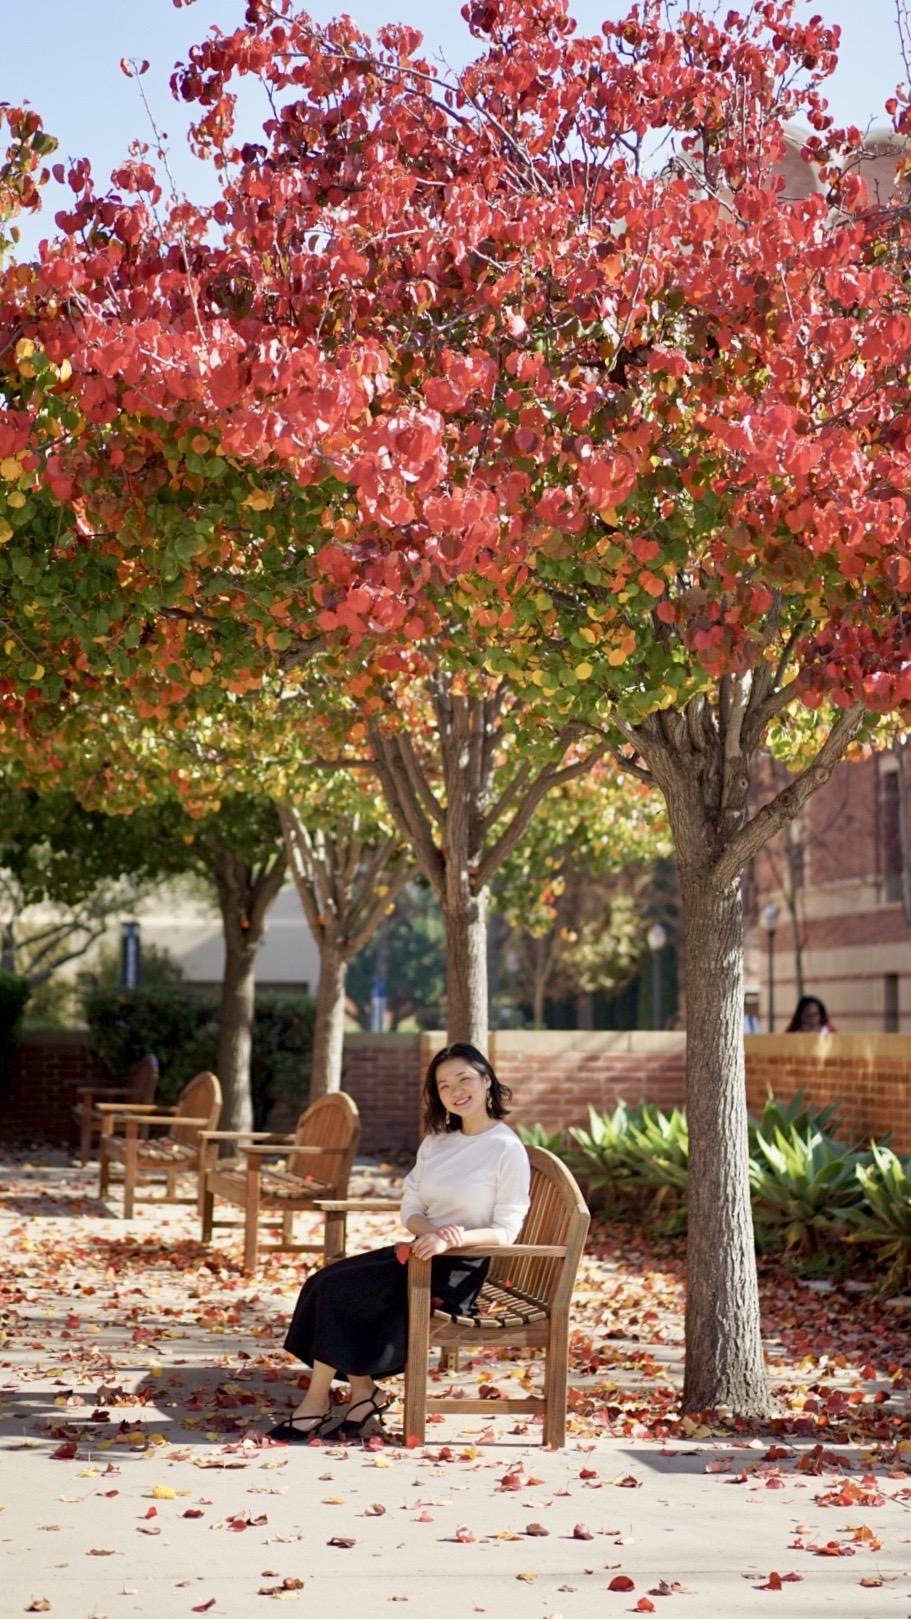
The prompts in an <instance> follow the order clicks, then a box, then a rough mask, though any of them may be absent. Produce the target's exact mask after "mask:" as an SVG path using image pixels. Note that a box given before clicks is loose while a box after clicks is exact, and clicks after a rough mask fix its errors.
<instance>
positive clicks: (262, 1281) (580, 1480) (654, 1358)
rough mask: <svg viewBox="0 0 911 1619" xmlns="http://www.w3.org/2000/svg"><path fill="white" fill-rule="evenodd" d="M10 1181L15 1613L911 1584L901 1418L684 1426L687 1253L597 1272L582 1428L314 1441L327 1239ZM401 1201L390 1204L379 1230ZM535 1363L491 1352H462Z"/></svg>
mask: <svg viewBox="0 0 911 1619" xmlns="http://www.w3.org/2000/svg"><path fill="white" fill-rule="evenodd" d="M380 1178H382V1177H381V1176H380ZM372 1179H373V1180H374V1181H376V1179H377V1176H376V1175H373V1177H372ZM3 1184H4V1186H5V1188H6V1193H5V1196H4V1197H3V1199H2V1202H0V1238H2V1248H0V1251H2V1252H3V1253H4V1255H5V1256H6V1258H5V1260H4V1265H3V1269H2V1274H0V1300H2V1318H0V1324H2V1329H3V1335H2V1337H0V1343H2V1347H0V1508H2V1509H3V1510H2V1512H0V1614H2V1615H4V1616H6V1615H12V1614H21V1613H23V1612H29V1611H31V1612H50V1613H51V1614H55V1615H58V1616H62V1619H102V1616H107V1619H120V1616H123V1619H127V1616H133V1615H143V1616H146V1615H148V1616H152V1615H154V1616H155V1619H172V1616H177V1615H187V1614H191V1613H200V1612H209V1613H211V1614H212V1615H213V1616H215V1619H219V1616H223V1615H224V1616H232V1619H233V1616H236V1619H251V1616H255V1614H256V1613H257V1612H259V1611H263V1612H265V1611H266V1609H265V1604H266V1603H267V1602H268V1601H278V1600H281V1601H289V1602H293V1601H299V1602H300V1603H301V1604H302V1605H306V1611H307V1612H309V1613H311V1614H317V1615H320V1616H322V1615H330V1616H334V1615H336V1614H341V1613H345V1614H350V1615H356V1616H357V1619H377V1616H380V1615H385V1614H388V1613H391V1612H392V1611H393V1607H392V1605H393V1604H401V1605H402V1606H403V1609H404V1611H406V1612H411V1613H413V1614H414V1613H420V1614H421V1616H422V1619H423V1616H424V1615H426V1614H428V1613H432V1614H433V1616H434V1619H463V1616H468V1615H472V1614H475V1613H489V1614H491V1615H497V1616H498V1619H510V1616H512V1615H516V1616H519V1615H521V1616H522V1619H546V1616H550V1619H554V1616H556V1615H562V1616H563V1619H574V1616H578V1619H581V1616H585V1619H588V1616H590V1615H595V1614H597V1615H599V1616H602V1615H606V1616H610V1615H613V1614H617V1615H620V1614H627V1613H649V1612H653V1611H654V1612H656V1613H661V1614H663V1613H665V1611H666V1612H667V1615H668V1619H675V1616H679V1619H686V1616H697V1615H698V1616H699V1619H709V1616H715V1615H718V1616H721V1615H724V1616H725V1619H727V1616H730V1615H731V1614H732V1613H734V1612H737V1613H743V1614H744V1615H746V1614H751V1613H757V1614H762V1613H767V1612H769V1611H771V1612H772V1613H773V1614H780V1615H787V1614H792V1615H800V1616H801V1619H816V1616H822V1615H834V1616H838V1619H877V1616H879V1615H901V1616H906V1615H908V1614H909V1613H911V1476H909V1475H907V1474H906V1473H905V1470H904V1465H903V1463H904V1460H905V1458H906V1457H911V1440H909V1439H908V1438H905V1437H901V1435H903V1434H904V1433H905V1431H906V1430H905V1428H904V1427H903V1426H902V1424H901V1422H899V1421H898V1419H896V1425H895V1427H894V1430H893V1432H892V1434H891V1437H890V1439H889V1441H888V1443H881V1444H879V1445H878V1446H877V1447H876V1448H875V1452H874V1451H872V1450H871V1451H869V1452H867V1453H866V1454H865V1451H864V1448H863V1446H862V1445H861V1444H860V1443H858V1442H857V1441H856V1440H855V1441H854V1442H850V1441H849V1442H844V1443H842V1442H837V1443H836V1442H834V1441H832V1442H828V1443H826V1445H825V1448H823V1446H822V1443H821V1436H820V1433H819V1431H818V1430H817V1428H816V1425H815V1420H811V1419H810V1418H805V1419H803V1423H800V1422H798V1423H797V1424H794V1423H791V1424H790V1427H789V1428H788V1431H787V1432H786V1433H785V1434H784V1435H776V1434H768V1433H767V1434H763V1435H750V1434H744V1435H742V1436H741V1437H740V1438H738V1439H737V1440H736V1441H735V1442H734V1443H732V1442H731V1440H730V1438H729V1437H725V1436H712V1435H711V1434H707V1433H705V1432H704V1431H702V1432H700V1431H699V1430H698V1429H697V1430H696V1431H695V1432H693V1431H692V1425H690V1427H689V1428H682V1427H681V1426H680V1425H679V1424H677V1423H675V1422H673V1420H672V1419H671V1418H670V1416H669V1412H670V1411H671V1402H672V1398H673V1386H674V1381H675V1379H676V1377H677V1376H678V1374H679V1359H680V1344H679V1317H678V1316H677V1315H676V1314H675V1309H674V1303H675V1301H676V1300H677V1298H678V1297H679V1294H678V1290H677V1281H676V1278H674V1277H673V1276H671V1277H666V1276H665V1277H663V1278H662V1277H661V1276H659V1275H658V1273H652V1272H650V1271H649V1270H648V1268H647V1267H646V1268H645V1269H643V1268H641V1267H639V1268H637V1269H635V1270H632V1269H624V1267H623V1265H621V1264H620V1263H618V1261H617V1260H616V1259H615V1258H612V1257H611V1256H610V1247H609V1245H608V1246H607V1247H606V1248H605V1250H604V1252H603V1253H602V1254H601V1257H600V1258H594V1259H592V1260H590V1261H589V1263H588V1265H587V1267H586V1272H585V1275H584V1277H583V1285H582V1290H581V1295H580V1311H579V1316H580V1327H579V1336H578V1337H577V1340H576V1349H575V1352H574V1367H575V1370H574V1394H573V1397H572V1409H573V1412H574V1416H573V1423H572V1426H573V1430H574V1431H573V1432H572V1433H571V1436H570V1439H569V1442H568V1444H567V1447H566V1449H565V1450H564V1451H562V1452H556V1453H555V1452H548V1451H545V1450H543V1448H542V1447H541V1445H540V1442H539V1439H538V1430H537V1428H536V1425H535V1424H531V1425H530V1426H529V1425H527V1424H526V1425H523V1424H517V1423H516V1422H515V1420H514V1419H508V1418H502V1419H499V1418H494V1419H492V1420H491V1421H490V1422H489V1423H485V1422H483V1421H481V1420H480V1419H478V1418H477V1417H466V1418H465V1419H464V1420H462V1419H459V1418H448V1417H447V1418H446V1419H444V1420H442V1421H439V1422H436V1423H434V1424H433V1426H432V1427H431V1429H430V1434H431V1435H432V1442H431V1443H429V1444H428V1445H426V1446H425V1447H423V1448H422V1449H419V1450H412V1451H409V1450H406V1449H405V1448H403V1447H402V1446H401V1445H400V1444H398V1443H395V1442H390V1443H388V1444H385V1445H382V1444H378V1448H375V1449H369V1448H367V1449H365V1448H364V1447H362V1446H349V1447H344V1446H337V1445H333V1444H332V1443H331V1441H330V1442H327V1443H326V1444H324V1445H316V1446H309V1447H300V1448H292V1449H289V1448H285V1447H274V1446H264V1445H263V1443H262V1435H263V1433H264V1431H265V1429H266V1428H267V1427H268V1425H269V1422H270V1421H271V1420H274V1417H275V1414H276V1412H280V1411H282V1410H284V1409H287V1407H288V1405H289V1404H290V1403H291V1401H292V1400H293V1399H294V1397H295V1393H294V1391H295V1387H296V1378H297V1376H298V1368H297V1367H296V1366H295V1365H294V1364H293V1363H291V1362H289V1361H288V1359H287V1357H285V1356H284V1355H283V1354H282V1352H281V1350H280V1347H279V1345H280V1339H281V1334H282V1331H283V1327H284V1323H285V1321H286V1320H287V1317H288V1314H289V1312H290V1309H291V1306H292V1304H293V1299H294V1295H295V1287H296V1285H297V1280H298V1276H299V1262H298V1264H296V1265H295V1264H293V1263H289V1262H288V1261H277V1260H272V1261H270V1262H269V1263H268V1264H267V1266H266V1267H265V1269H264V1271H263V1272H262V1274H261V1275H260V1276H259V1277H257V1278H256V1279H255V1280H252V1281H247V1280H245V1279H244V1278H243V1277H242V1275H241V1273H240V1269H239V1265H238V1263H237V1260H238V1256H239V1243H238V1239H237V1235H236V1233H235V1232H232V1231H228V1232H225V1231H222V1232H219V1233H218V1239H217V1242H216V1244H215V1246H214V1248H213V1249H212V1250H211V1252H210V1253H209V1254H206V1253H205V1252H203V1251H201V1250H199V1249H198V1247H197V1245H196V1241H195V1237H196V1226H195V1221H194V1220H193V1219H192V1217H191V1213H190V1211H186V1210H167V1211H166V1210H164V1209H162V1208H154V1207H152V1208H150V1207H149V1205H142V1206H141V1207H143V1209H144V1212H143V1213H142V1214H141V1215H140V1217H139V1218H138V1219H137V1220H135V1221H133V1222H131V1223H130V1224H129V1225H127V1224H125V1223H123V1222H122V1221H120V1220H119V1219H118V1218H116V1217H115V1215H116V1200H115V1201H114V1202H112V1203H111V1205H109V1207H108V1208H105V1207H104V1206H103V1205H101V1204H99V1203H97V1201H96V1200H95V1198H94V1195H93V1182H92V1179H91V1177H88V1176H86V1175H85V1174H83V1173H81V1172H79V1171H76V1170H74V1169H73V1168H71V1167H68V1166H67V1165H66V1163H65V1162H64V1161H62V1160H61V1161H60V1162H58V1163H57V1164H56V1165H51V1166H49V1167H44V1168H42V1167H31V1168H29V1167H26V1166H24V1165H22V1164H21V1163H16V1164H9V1165H7V1166H6V1167H5V1172H4V1174H3ZM387 1230H388V1227H385V1228H384V1227H383V1224H382V1221H379V1222H378V1221H377V1220H376V1219H372V1220H364V1221H363V1222H362V1223H361V1225H360V1226H359V1227H358V1228H357V1229H356V1231H355V1234H354V1235H355V1241H354V1243H353V1246H355V1247H356V1246H360V1245H367V1244H368V1243H370V1242H378V1241H382V1240H384V1239H385V1237H386V1231H387ZM653 1276H655V1277H657V1280H656V1281H655V1283H654V1288H653V1290H652V1291H650V1289H652V1278H653ZM659 1284H660V1285H659ZM650 1298H652V1299H653V1301H656V1302H654V1303H653V1306H650V1304H649V1299H650ZM618 1300H619V1301H620V1305H619V1308H620V1309H621V1310H623V1311H624V1312H625V1314H624V1315H623V1317H621V1316H619V1315H618V1314H617V1308H618V1305H617V1301H618ZM819 1300H820V1306H822V1304H823V1303H824V1302H825V1297H824V1293H822V1294H820V1295H819ZM611 1310H613V1314H612V1313H611ZM882 1324H883V1333H884V1342H885V1344H886V1347H888V1335H889V1334H890V1333H891V1334H893V1335H894V1336H895V1340H896V1343H897V1342H898V1338H899V1336H900V1338H901V1340H902V1343H903V1344H905V1342H906V1339H907V1332H906V1317H905V1316H904V1315H902V1314H901V1313H900V1312H899V1313H897V1312H895V1311H891V1312H887V1311H883V1313H882ZM801 1330H802V1329H801ZM779 1348H780V1346H779ZM865 1352H866V1351H865ZM874 1370H875V1369H874V1368H872V1367H866V1368H863V1371H864V1372H865V1373H866V1384H865V1385H858V1384H857V1382H856V1379H857V1375H858V1373H857V1368H852V1367H851V1366H849V1365H848V1363H847V1360H845V1363H844V1364H843V1365H842V1366H841V1367H833V1374H835V1382H834V1383H830V1384H829V1385H827V1388H828V1393H827V1395H826V1398H827V1399H828V1401H829V1407H830V1409H833V1410H834V1409H835V1408H836V1406H835V1403H834V1402H837V1400H838V1398H839V1394H838V1387H837V1379H838V1377H839V1376H840V1377H841V1378H842V1380H843V1383H844V1389H845V1391H846V1392H845V1394H844V1398H845V1399H846V1400H851V1399H862V1400H866V1399H867V1397H869V1400H870V1401H873V1400H876V1399H880V1403H881V1405H882V1408H883V1409H884V1410H885V1409H887V1407H888V1400H889V1399H890V1398H893V1396H892V1395H891V1393H890V1394H885V1393H884V1389H885V1387H886V1385H887V1383H888V1380H886V1381H885V1382H884V1379H883V1376H882V1375H881V1374H879V1375H877V1376H874ZM526 1375H527V1368H526V1365H525V1363H524V1362H522V1361H520V1360H516V1361H507V1362H490V1361H487V1362H485V1363H484V1364H483V1365H476V1366H474V1367H469V1368H468V1369H467V1370H466V1371H465V1372H464V1373H463V1374H462V1379H463V1381H465V1382H466V1383H468V1384H472V1385H473V1386H474V1387H476V1386H477V1384H478V1382H479V1381H480V1382H481V1383H482V1384H483V1383H486V1384H488V1385H490V1384H493V1383H496V1384H497V1385H498V1386H500V1387H502V1386H503V1384H504V1383H505V1382H507V1381H508V1380H509V1379H511V1378H514V1379H520V1380H521V1379H523V1378H524V1377H525V1376H526ZM791 1375H792V1377H793V1370H792V1374H791ZM817 1375H818V1368H817V1367H814V1371H813V1373H812V1374H809V1373H808V1374H807V1377H808V1386H809V1384H810V1383H812V1377H813V1376H817ZM783 1376H784V1367H783V1366H779V1377H780V1378H782V1377H783ZM536 1377H537V1371H536V1370H535V1371H534V1373H533V1382H534V1381H535V1380H536ZM894 1382H895V1379H894V1378H893V1383H894ZM782 1386H783V1387H785V1386H786V1387H787V1388H788V1389H789V1390H793V1388H794V1386H795V1385H794V1384H793V1382H792V1383H790V1384H787V1385H785V1384H784V1383H783V1385H782ZM813 1386H814V1387H815V1386H816V1385H815V1384H813ZM833 1388H834V1389H835V1392H834V1393H833V1392H832V1389H833ZM858 1388H860V1393H859V1394H858V1392H857V1389H858ZM864 1390H866V1392H864ZM788 1399H789V1402H790V1405H791V1407H792V1408H793V1407H794V1396H793V1393H789V1395H788ZM814 1399H815V1397H812V1398H811V1397H810V1396H809V1395H808V1396H807V1397H806V1399H804V1401H803V1403H804V1405H805V1406H807V1407H808V1408H809V1409H810V1410H811V1411H813V1410H814V1409H815V1405H814ZM817 1403H818V1402H817ZM795 1426H796V1427H797V1428H798V1429H799V1428H801V1426H802V1427H803V1428H804V1430H805V1431H803V1432H794V1431H793V1429H794V1428H795ZM396 1427H397V1423H396V1420H395V1416H393V1420H392V1423H391V1430H392V1433H393V1434H394V1433H395V1429H396ZM897 1436H898V1437H897ZM822 1437H823V1438H824V1437H825V1435H824V1434H823V1436H822ZM909 1473H911V1463H909ZM406 1605H407V1606H406ZM302 1611H303V1608H302ZM395 1611H398V1610H397V1609H396V1610H395Z"/></svg>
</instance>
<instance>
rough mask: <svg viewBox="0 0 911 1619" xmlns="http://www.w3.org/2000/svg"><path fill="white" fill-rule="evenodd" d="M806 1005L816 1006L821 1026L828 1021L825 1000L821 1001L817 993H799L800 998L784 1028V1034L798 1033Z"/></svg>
mask: <svg viewBox="0 0 911 1619" xmlns="http://www.w3.org/2000/svg"><path fill="white" fill-rule="evenodd" d="M808 1006H818V1007H819V1021H820V1023H821V1024H822V1025H823V1026H825V1025H826V1024H827V1023H828V1021H829V1014H828V1012H827V1011H826V1007H825V1002H824V1001H821V1000H820V999H819V996H818V995H801V997H800V1000H799V1001H798V1002H797V1005H796V1006H795V1008H794V1015H793V1017H792V1018H791V1021H790V1023H789V1024H788V1026H787V1028H786V1029H785V1034H799V1033H800V1027H801V1024H802V1023H803V1015H804V1012H805V1011H806V1009H807V1007H808Z"/></svg>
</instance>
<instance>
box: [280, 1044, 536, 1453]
mask: <svg viewBox="0 0 911 1619" xmlns="http://www.w3.org/2000/svg"><path fill="white" fill-rule="evenodd" d="M511 1095H512V1093H511V1091H510V1090H509V1089H508V1087H507V1086H505V1085H501V1084H500V1082H499V1080H498V1079H497V1076H496V1074H495V1073H494V1071H493V1069H492V1068H491V1066H490V1063H489V1062H488V1061H487V1058H486V1057H484V1056H483V1055H482V1053H481V1052H480V1051H478V1050H476V1049H475V1047H474V1046H471V1045H468V1044H467V1043H465V1042H463V1041H457V1042H456V1044H454V1045H451V1046H446V1047H444V1049H443V1050H442V1051H438V1052H437V1054H436V1056H435V1057H434V1058H433V1059H432V1061H431V1063H430V1066H429V1068H428V1070H427V1078H426V1081H425V1085H424V1112H425V1127H426V1131H427V1133H426V1135H425V1136H424V1139H423V1141H422V1142H421V1145H420V1147H419V1148H418V1155H417V1160H416V1162H415V1165H414V1168H413V1169H412V1170H411V1172H410V1174H409V1175H408V1176H407V1177H406V1180H405V1185H404V1189H403V1196H402V1222H403V1224H404V1225H405V1227H406V1229H407V1230H408V1231H410V1232H411V1233H412V1235H413V1237H414V1239H415V1240H414V1251H415V1253H416V1254H417V1255H418V1257H419V1258H421V1259H430V1260H431V1261H432V1265H431V1286H432V1289H433V1304H434V1306H435V1307H436V1308H437V1309H443V1310H447V1311H449V1312H451V1313H452V1314H453V1315H467V1314H470V1313H473V1312H474V1310H475V1309H476V1305H475V1300H476V1299H477V1296H478V1294H479V1292H480V1290H481V1287H482V1284H483V1282H484V1278H485V1276H486V1275H487V1270H488V1266H489V1264H490V1261H489V1259H482V1258H473V1257H471V1256H470V1255H459V1254H458V1253H456V1252H453V1251H452V1250H457V1249H460V1248H463V1247H469V1248H470V1247H471V1246H472V1245H474V1244H478V1245H480V1244H485V1245H490V1244H498V1243H510V1242H514V1241H515V1239H516V1237H517V1236H518V1234H519V1231H520V1230H521V1227H522V1222H523V1220H524V1218H525V1215H526V1213H527V1211H528V1194H529V1179H530V1172H529V1163H528V1155H527V1153H526V1151H525V1148H524V1147H523V1145H522V1143H521V1141H520V1140H519V1138H518V1136H517V1135H516V1134H515V1132H514V1131H513V1130H511V1129H510V1127H509V1125H508V1124H504V1123H503V1119H504V1117H505V1115H506V1113H507V1111H508V1109H507V1106H506V1104H507V1102H509V1101H510V1099H511ZM410 1249H411V1244H410V1243H399V1244H397V1245H395V1246H392V1247H388V1248H378V1249H376V1250H374V1251H373V1252H371V1253H366V1254H354V1255H353V1256H352V1257H351V1258H350V1259H342V1260H339V1261H338V1263H337V1264H334V1265H330V1266H328V1267H327V1268H326V1269H325V1270H319V1271H316V1272H315V1274H314V1275H313V1276H310V1277H308V1279H307V1281H306V1282H305V1283H304V1286H303V1287H302V1289H301V1292H300V1296H299V1298H298V1301H297V1305H296V1308H295V1311H294V1316H293V1318H292V1321H291V1326H290V1328H289V1330H288V1336H287V1337H286V1339H285V1348H286V1349H287V1350H288V1351H289V1353H290V1354H292V1355H296V1356H297V1358H298V1360H302V1361H304V1362H305V1363H306V1364H307V1365H309V1366H310V1367H312V1375H311V1378H310V1385H309V1387H308V1389H307V1392H306V1393H305V1395H304V1397H303V1399H302V1400H301V1401H300V1402H299V1404H298V1405H297V1406H296V1407H295V1409H294V1411H293V1412H292V1413H291V1415H290V1417H288V1418H287V1419H286V1420H285V1421H284V1422H280V1423H279V1424H278V1426H277V1427H275V1428H273V1429H272V1430H271V1434H270V1437H271V1438H273V1439H280V1440H284V1441H286V1442H287V1443H292V1444H299V1443H306V1442H308V1441H309V1440H311V1439H314V1438H316V1437H320V1438H324V1437H325V1436H326V1435H328V1434H329V1433H333V1434H338V1436H339V1437H344V1438H363V1437H365V1435H366V1433H367V1431H368V1430H369V1429H370V1428H372V1427H373V1426H374V1425H375V1424H376V1423H378V1422H381V1421H382V1414H383V1412H384V1411H385V1409H386V1407H387V1406H388V1405H389V1404H391V1396H390V1397H389V1398H385V1397H384V1396H383V1394H382V1392H381V1390H380V1389H379V1387H378V1386H377V1383H376V1379H377V1378H385V1377H394V1376H395V1375H396V1374H397V1373H399V1372H402V1371H404V1369H405V1361H406V1356H407V1346H408V1279H407V1262H408V1255H409V1252H410ZM335 1378H340V1379H343V1380H346V1381H347V1382H348V1384H349V1387H350V1400H349V1402H348V1405H347V1406H345V1407H341V1406H334V1405H333V1404H332V1400H331V1394H330V1390H331V1385H332V1382H333V1380H334V1379H335Z"/></svg>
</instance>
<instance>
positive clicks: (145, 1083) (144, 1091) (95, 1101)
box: [73, 1051, 158, 1164]
mask: <svg viewBox="0 0 911 1619" xmlns="http://www.w3.org/2000/svg"><path fill="white" fill-rule="evenodd" d="M157 1089H158V1058H157V1057H156V1056H154V1055H153V1054H152V1052H151V1051H147V1052H146V1054H145V1056H144V1057H140V1059H139V1061H138V1063H137V1064H136V1066H135V1068H134V1069H133V1070H132V1072H131V1073H130V1075H129V1077H128V1078H127V1081H126V1084H125V1085H80V1086H79V1089H78V1091H77V1092H76V1106H75V1107H74V1108H73V1118H74V1119H75V1120H76V1123H77V1125H78V1127H79V1158H80V1161H81V1162H82V1163H83V1164H87V1163H88V1161H89V1159H90V1158H91V1156H92V1140H93V1137H95V1136H100V1135H101V1120H102V1117H103V1115H102V1114H101V1112H100V1111H99V1104H100V1103H101V1102H106V1103H108V1105H110V1104H112V1103H118V1104H119V1105H120V1107H122V1108H130V1107H137V1106H138V1107H143V1106H145V1105H146V1104H147V1103H149V1102H154V1100H155V1092H156V1090H157Z"/></svg>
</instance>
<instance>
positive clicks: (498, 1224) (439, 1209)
mask: <svg viewBox="0 0 911 1619" xmlns="http://www.w3.org/2000/svg"><path fill="white" fill-rule="evenodd" d="M530 1179H531V1170H530V1165H529V1162H528V1154H527V1152H526V1151H525V1148H524V1147H523V1145H522V1143H521V1141H520V1140H519V1138H518V1136H517V1135H516V1134H515V1131H513V1130H510V1128H509V1125H508V1124H503V1123H498V1124H495V1125H493V1126H492V1127H491V1128H490V1129H489V1130H483V1131H482V1132H481V1133H480V1135H471V1136H467V1135H463V1134H462V1131H461V1130H452V1131H447V1132H446V1133H445V1134H444V1133H441V1134H439V1135H428V1136H425V1137H424V1139H423V1141H422V1142H421V1145H420V1146H419V1148H418V1155H417V1159H416V1160H415V1165H414V1168H413V1169H412V1170H411V1172H410V1174H408V1175H407V1176H406V1177H405V1184H404V1186H403V1189H402V1221H403V1223H405V1224H407V1222H408V1221H409V1220H410V1219H411V1216H412V1215H413V1214H424V1215H426V1216H427V1219H428V1220H432V1221H433V1223H434V1225H435V1226H444V1225H460V1226H464V1228H465V1230H466V1231H477V1230H480V1229H483V1228H484V1227H488V1226H489V1227H492V1228H493V1229H494V1230H495V1231H497V1232H499V1233H500V1235H501V1237H502V1240H503V1242H515V1240H516V1237H517V1236H518V1235H519V1232H520V1230H521V1229H522V1221H523V1220H524V1219H525V1216H526V1214H527V1212H528V1190H529V1184H530Z"/></svg>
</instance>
